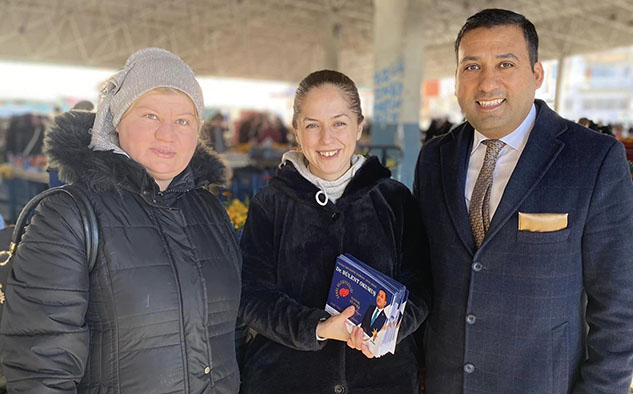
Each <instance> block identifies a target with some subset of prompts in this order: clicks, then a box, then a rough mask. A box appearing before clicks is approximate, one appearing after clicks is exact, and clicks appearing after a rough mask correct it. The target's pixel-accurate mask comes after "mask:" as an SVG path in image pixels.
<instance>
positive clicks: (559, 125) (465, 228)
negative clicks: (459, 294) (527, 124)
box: [440, 100, 567, 254]
mask: <svg viewBox="0 0 633 394" xmlns="http://www.w3.org/2000/svg"><path fill="white" fill-rule="evenodd" d="M535 105H536V110H537V114H536V120H535V122H534V127H533V129H532V132H531V133H530V137H529V139H528V142H527V144H526V146H525V149H524V150H523V153H522V154H521V157H520V158H519V162H518V163H517V166H516V168H515V169H514V172H513V173H512V176H511V177H510V180H509V181H508V185H507V186H506V188H505V191H504V192H503V197H502V198H501V201H500V203H499V206H498V207H497V211H496V212H495V215H494V217H493V218H492V221H491V222H490V228H489V230H488V233H487V234H486V238H485V239H484V241H483V243H482V245H481V247H480V248H479V250H482V249H483V248H484V247H485V246H486V244H487V243H488V242H489V241H490V239H491V238H493V237H494V236H495V234H497V233H498V232H499V230H500V229H501V227H502V226H503V225H504V224H505V223H506V222H507V221H508V220H509V219H510V218H511V217H512V215H513V214H514V213H515V212H516V210H517V209H518V208H519V206H520V205H521V203H522V202H523V201H524V200H525V199H526V198H527V196H528V195H529V194H530V192H531V191H532V190H533V189H534V187H535V186H536V185H537V184H538V182H539V181H540V180H541V179H542V178H543V176H544V175H545V173H546V172H547V170H548V169H549V168H550V166H551V165H552V163H553V162H554V160H555V159H556V157H558V155H559V153H560V152H561V151H562V149H563V148H564V146H565V144H564V143H563V142H562V141H561V140H560V139H559V138H558V137H559V136H560V135H561V134H562V133H564V132H565V131H566V130H567V125H566V124H565V121H564V120H563V119H562V118H561V117H560V116H558V114H556V113H555V112H554V111H552V110H551V109H550V108H549V107H548V106H547V104H545V102H543V101H541V100H535ZM473 133H474V130H473V127H472V126H471V125H470V124H469V123H468V122H466V123H464V124H462V125H461V126H459V127H457V128H456V129H455V130H453V131H452V132H451V133H450V134H449V135H447V136H446V137H445V138H444V140H443V141H442V142H441V146H440V161H441V163H440V165H441V167H440V168H441V177H442V190H443V193H444V199H445V201H446V203H447V206H448V209H449V212H450V216H451V219H452V221H453V225H454V226H455V228H456V229H457V232H458V234H459V237H460V239H461V240H462V242H463V243H464V245H465V246H466V247H467V248H468V249H469V250H470V251H471V252H472V253H473V254H474V253H475V242H474V240H473V235H472V230H471V227H470V222H469V220H468V209H467V207H466V202H465V200H464V189H465V182H466V171H467V169H468V160H469V159H470V154H469V153H470V150H471V148H472V142H473Z"/></svg>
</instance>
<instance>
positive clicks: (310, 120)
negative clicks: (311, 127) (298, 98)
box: [303, 114, 349, 122]
mask: <svg viewBox="0 0 633 394" xmlns="http://www.w3.org/2000/svg"><path fill="white" fill-rule="evenodd" d="M343 116H344V117H346V118H349V116H348V115H347V114H338V115H334V116H332V119H336V118H341V117H343ZM303 121H304V122H305V121H308V122H318V121H319V120H318V119H314V118H308V117H307V116H306V117H305V118H303Z"/></svg>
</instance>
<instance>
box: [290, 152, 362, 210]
mask: <svg viewBox="0 0 633 394" xmlns="http://www.w3.org/2000/svg"><path fill="white" fill-rule="evenodd" d="M365 160H366V159H365V157H364V156H361V155H353V156H352V158H351V160H350V161H351V163H350V164H351V166H350V169H349V170H348V171H347V172H345V174H343V175H342V176H341V177H340V178H338V179H336V180H334V181H327V180H325V179H322V178H319V177H318V176H316V175H314V174H313V173H312V172H311V171H310V168H309V164H308V161H307V159H306V158H305V156H304V155H303V152H299V151H289V152H286V153H284V155H283V156H282V158H281V164H280V165H279V166H280V167H281V166H283V165H284V164H285V163H286V161H289V162H291V163H292V164H293V165H294V167H295V168H296V169H297V171H298V172H299V174H301V176H303V177H304V178H305V179H306V180H308V181H309V182H310V183H312V184H313V185H314V186H316V187H317V188H319V191H317V192H316V194H315V195H314V199H315V201H316V202H317V204H319V205H320V206H322V207H324V206H326V205H327V204H328V202H330V201H332V202H333V203H335V204H336V200H338V199H339V198H340V197H341V196H342V195H343V192H344V191H345V188H346V187H347V185H348V184H349V182H350V181H351V180H352V178H353V177H354V174H356V172H357V171H358V170H359V169H360V168H361V167H362V166H363V163H364V162H365Z"/></svg>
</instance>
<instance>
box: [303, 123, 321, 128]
mask: <svg viewBox="0 0 633 394" xmlns="http://www.w3.org/2000/svg"><path fill="white" fill-rule="evenodd" d="M317 127H319V125H317V124H316V123H308V124H307V125H306V126H305V128H306V129H316V128H317Z"/></svg>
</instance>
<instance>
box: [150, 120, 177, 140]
mask: <svg viewBox="0 0 633 394" xmlns="http://www.w3.org/2000/svg"><path fill="white" fill-rule="evenodd" d="M175 127H176V126H175V124H174V123H173V122H172V121H170V120H161V122H160V125H159V126H158V128H157V129H156V132H155V133H154V136H155V137H156V139H157V140H161V141H167V142H171V141H173V140H174V136H175V135H176V132H175V130H174V128H175Z"/></svg>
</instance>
